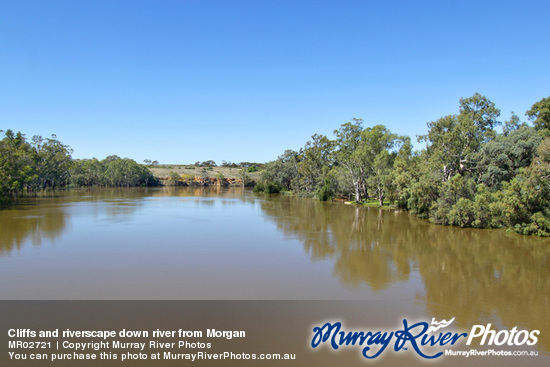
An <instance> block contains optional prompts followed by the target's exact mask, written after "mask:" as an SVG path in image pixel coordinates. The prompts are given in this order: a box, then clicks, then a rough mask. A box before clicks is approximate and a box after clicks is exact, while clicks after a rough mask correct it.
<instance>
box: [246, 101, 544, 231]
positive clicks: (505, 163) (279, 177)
mask: <svg viewBox="0 0 550 367" xmlns="http://www.w3.org/2000/svg"><path fill="white" fill-rule="evenodd" d="M526 116H527V117H528V119H529V120H530V121H532V124H533V126H529V125H528V124H527V123H525V122H521V121H520V118H519V117H518V116H517V115H515V114H514V113H512V116H511V117H510V119H509V120H508V121H505V122H504V123H502V122H501V121H499V117H500V110H499V109H498V108H496V106H495V104H494V103H493V102H491V101H490V100H489V99H487V98H486V97H485V96H482V95H480V94H477V93H476V94H475V95H473V96H472V97H469V98H463V99H461V100H460V103H459V111H458V113H457V114H453V115H448V116H444V117H441V118H440V119H438V120H437V121H432V122H429V123H428V124H427V125H428V133H427V134H425V135H421V136H418V137H417V139H418V141H419V142H420V143H425V144H426V148H425V149H422V150H421V151H413V149H412V144H411V139H410V137H408V136H402V135H398V134H395V133H393V132H391V131H390V130H389V129H388V128H387V127H386V126H384V125H376V126H370V127H364V126H363V121H362V120H360V119H353V121H351V122H348V123H345V124H343V125H341V126H340V128H339V129H337V130H334V138H333V139H330V138H329V137H327V136H324V135H319V134H315V135H313V136H312V138H311V140H309V141H308V142H306V144H305V145H304V147H303V148H301V149H300V150H298V151H293V150H287V151H285V152H284V153H283V154H282V155H281V156H279V158H278V159H277V160H275V161H273V162H270V163H269V164H267V166H266V169H265V170H264V172H263V174H262V180H261V181H260V183H259V185H258V186H257V187H256V191H266V192H271V193H272V192H279V191H283V190H290V191H293V192H296V193H302V194H305V195H312V196H313V195H314V196H317V197H318V198H319V199H320V200H327V199H329V198H331V197H335V196H343V197H348V200H353V201H355V202H357V203H365V202H368V201H369V199H376V200H377V201H378V205H379V206H382V205H384V203H388V202H389V203H392V205H394V206H395V207H398V208H402V209H406V210H409V211H410V212H411V213H412V214H414V215H417V216H419V217H421V218H426V219H429V220H430V221H432V222H433V223H437V224H444V225H456V226H460V227H477V228H509V229H510V230H513V231H516V232H518V233H522V234H534V235H539V236H549V235H550V137H549V136H550V97H548V98H543V99H542V100H540V101H538V102H536V103H535V104H534V105H533V106H532V107H531V109H530V110H529V111H527V112H526ZM499 125H501V128H500V132H499V131H497V129H496V128H497V127H498V126H499Z"/></svg>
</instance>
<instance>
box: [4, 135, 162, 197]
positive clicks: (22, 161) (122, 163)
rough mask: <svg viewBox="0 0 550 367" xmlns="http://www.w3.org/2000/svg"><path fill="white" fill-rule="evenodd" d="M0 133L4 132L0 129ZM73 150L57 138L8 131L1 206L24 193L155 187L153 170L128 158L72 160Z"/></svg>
mask: <svg viewBox="0 0 550 367" xmlns="http://www.w3.org/2000/svg"><path fill="white" fill-rule="evenodd" d="M0 132H2V131H1V130H0ZM71 154H72V149H71V148H70V147H69V146H68V145H64V144H63V143H61V142H60V141H59V140H57V137H56V136H55V135H52V137H51V138H46V139H44V138H42V137H41V136H38V135H36V136H34V137H33V138H32V139H31V140H30V141H29V140H27V139H26V137H25V135H24V134H22V133H21V132H17V133H15V132H13V131H12V130H9V129H8V130H6V131H5V132H4V138H3V139H2V140H0V203H5V202H8V201H11V200H13V199H15V198H17V197H19V196H20V195H21V194H23V193H26V194H32V193H36V192H38V191H40V190H45V189H56V188H61V187H67V186H75V187H83V186H109V187H129V186H153V185H156V184H158V181H157V179H156V178H155V177H153V175H152V173H151V171H149V170H148V169H147V168H146V167H144V166H143V165H141V164H138V163H136V162H135V161H134V160H132V159H129V158H120V157H118V156H116V155H111V156H108V157H107V158H105V159H103V160H98V159H96V158H93V159H72V157H71Z"/></svg>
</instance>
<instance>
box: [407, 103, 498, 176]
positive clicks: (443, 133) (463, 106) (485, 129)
mask: <svg viewBox="0 0 550 367" xmlns="http://www.w3.org/2000/svg"><path fill="white" fill-rule="evenodd" d="M499 116H500V110H499V109H498V108H496V107H495V104H494V103H493V102H491V101H490V100H488V99H487V98H486V97H484V96H482V95H480V94H478V93H476V94H474V95H473V96H472V97H470V98H461V99H460V112H459V114H458V115H448V116H445V117H442V118H440V119H438V120H437V121H434V122H429V123H428V128H429V131H428V134H426V135H421V136H419V139H418V140H419V142H426V143H427V150H426V151H427V154H428V157H429V159H430V160H431V164H432V165H434V167H435V168H436V169H437V170H439V173H440V175H441V180H442V181H443V182H446V181H448V180H449V179H451V177H453V176H454V175H456V174H461V175H462V176H464V175H467V174H469V173H470V171H472V169H475V166H476V161H475V159H474V157H475V154H476V153H477V152H478V151H479V149H480V147H481V145H482V144H483V143H487V142H488V141H490V140H492V139H494V138H495V137H496V135H497V133H496V131H495V130H494V128H495V127H496V126H497V125H499V124H500V122H499V121H498V120H497V118H498V117H499Z"/></svg>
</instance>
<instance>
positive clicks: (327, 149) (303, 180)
mask: <svg viewBox="0 0 550 367" xmlns="http://www.w3.org/2000/svg"><path fill="white" fill-rule="evenodd" d="M333 147H334V143H333V142H332V141H331V140H330V139H328V138H327V137H326V136H324V135H319V134H315V135H313V136H312V137H311V140H310V141H308V142H307V143H306V145H305V146H304V148H303V149H302V150H301V152H300V155H301V160H300V163H298V172H299V173H300V182H299V187H300V189H302V190H304V191H305V192H307V193H308V194H312V193H314V192H316V191H317V190H318V189H319V188H320V187H321V186H323V184H324V183H325V178H326V177H327V175H328V172H329V171H330V168H331V167H332V162H333V157H332V150H333Z"/></svg>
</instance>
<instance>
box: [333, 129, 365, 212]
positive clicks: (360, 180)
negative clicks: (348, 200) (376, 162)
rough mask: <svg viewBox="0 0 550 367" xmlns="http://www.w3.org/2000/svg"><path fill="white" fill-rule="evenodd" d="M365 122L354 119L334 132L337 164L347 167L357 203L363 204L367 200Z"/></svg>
mask: <svg viewBox="0 0 550 367" xmlns="http://www.w3.org/2000/svg"><path fill="white" fill-rule="evenodd" d="M362 125H363V120H361V119H357V118H354V119H353V120H352V122H348V123H345V124H342V125H341V126H340V129H338V130H334V135H336V141H335V144H336V152H335V159H336V162H337V163H338V164H339V165H340V166H342V167H345V169H346V171H347V172H348V174H349V177H350V178H351V180H350V181H351V184H352V186H353V187H352V190H353V193H354V197H355V201H356V202H358V203H359V202H361V201H363V200H365V199H366V198H367V179H368V176H369V172H368V168H367V164H368V162H367V159H368V157H367V154H366V147H365V142H364V139H363V137H362V135H361V134H362V132H363V126H362Z"/></svg>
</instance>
